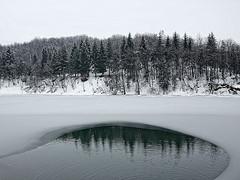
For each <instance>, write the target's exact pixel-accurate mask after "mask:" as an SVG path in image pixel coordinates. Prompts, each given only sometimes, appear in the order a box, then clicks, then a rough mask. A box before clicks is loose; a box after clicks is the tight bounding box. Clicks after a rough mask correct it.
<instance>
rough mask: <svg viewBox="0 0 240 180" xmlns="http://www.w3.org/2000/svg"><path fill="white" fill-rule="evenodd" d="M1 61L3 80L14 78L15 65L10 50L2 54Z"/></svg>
mask: <svg viewBox="0 0 240 180" xmlns="http://www.w3.org/2000/svg"><path fill="white" fill-rule="evenodd" d="M2 61H3V63H2V65H3V74H4V78H8V79H9V80H10V79H13V78H15V75H16V64H15V58H14V54H13V52H12V51H11V49H10V48H8V49H7V51H6V53H4V54H3V57H2Z"/></svg>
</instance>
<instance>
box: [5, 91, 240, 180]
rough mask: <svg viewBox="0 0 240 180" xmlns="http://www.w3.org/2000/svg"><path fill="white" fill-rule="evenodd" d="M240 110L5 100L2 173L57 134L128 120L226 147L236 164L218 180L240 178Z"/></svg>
mask: <svg viewBox="0 0 240 180" xmlns="http://www.w3.org/2000/svg"><path fill="white" fill-rule="evenodd" d="M239 107H240V98H238V97H176V96H175V97H141V96H40V95H32V96H30V95H23V96H0V169H1V167H3V168H6V166H7V165H5V164H3V163H1V158H4V157H5V158H6V156H7V155H11V154H14V153H17V152H22V151H23V150H27V149H29V148H32V147H36V146H37V145H39V144H41V143H43V141H39V139H40V138H41V137H42V136H43V135H44V134H46V133H47V132H51V131H52V130H55V129H59V128H63V127H69V126H72V125H78V126H79V125H87V124H92V123H101V122H117V121H127V122H137V123H145V124H150V125H156V126H161V127H165V128H170V129H173V130H178V131H181V132H185V133H187V134H192V135H194V136H197V137H200V138H203V139H205V140H209V141H210V142H213V143H215V144H217V145H219V146H221V147H223V148H224V149H225V150H226V151H227V152H228V153H229V155H230V157H231V160H230V165H229V167H228V168H227V169H226V171H224V172H223V174H221V175H220V176H219V177H218V178H217V179H218V180H239V179H240V171H239V165H240V153H239V152H240V143H239V136H240V111H239ZM45 140H46V139H45ZM0 179H1V175H0Z"/></svg>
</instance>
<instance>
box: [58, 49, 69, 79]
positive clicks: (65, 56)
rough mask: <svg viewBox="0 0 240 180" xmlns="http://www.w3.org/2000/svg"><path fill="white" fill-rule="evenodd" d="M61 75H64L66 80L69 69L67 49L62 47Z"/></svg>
mask: <svg viewBox="0 0 240 180" xmlns="http://www.w3.org/2000/svg"><path fill="white" fill-rule="evenodd" d="M58 53H59V68H58V70H59V73H60V74H61V75H63V77H64V78H65V75H66V73H67V67H68V62H69V61H68V53H67V50H66V48H65V47H62V48H61V49H60V50H59V52H58Z"/></svg>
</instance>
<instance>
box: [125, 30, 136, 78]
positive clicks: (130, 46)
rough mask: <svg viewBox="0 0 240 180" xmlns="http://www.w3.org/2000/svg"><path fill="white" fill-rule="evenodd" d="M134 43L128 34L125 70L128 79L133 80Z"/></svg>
mask: <svg viewBox="0 0 240 180" xmlns="http://www.w3.org/2000/svg"><path fill="white" fill-rule="evenodd" d="M134 55H135V54H134V43H133V40H132V36H131V34H130V33H129V35H128V38H127V43H126V64H127V66H126V70H127V73H128V79H133V80H134V78H135V77H134V68H135V57H134Z"/></svg>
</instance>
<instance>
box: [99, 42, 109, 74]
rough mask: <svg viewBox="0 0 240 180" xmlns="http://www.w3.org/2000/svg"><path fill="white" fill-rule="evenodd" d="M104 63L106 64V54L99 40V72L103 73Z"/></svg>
mask: <svg viewBox="0 0 240 180" xmlns="http://www.w3.org/2000/svg"><path fill="white" fill-rule="evenodd" d="M106 64H107V56H106V53H105V49H104V46H103V42H102V41H101V43H100V51H99V63H98V73H101V74H102V75H103V74H104V73H105V72H106Z"/></svg>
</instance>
